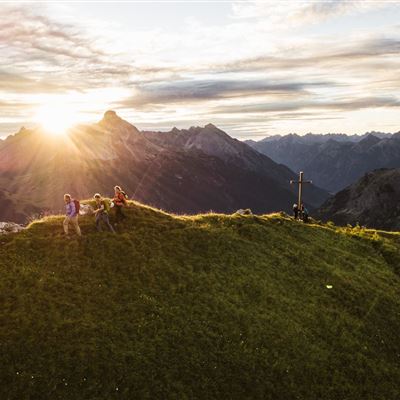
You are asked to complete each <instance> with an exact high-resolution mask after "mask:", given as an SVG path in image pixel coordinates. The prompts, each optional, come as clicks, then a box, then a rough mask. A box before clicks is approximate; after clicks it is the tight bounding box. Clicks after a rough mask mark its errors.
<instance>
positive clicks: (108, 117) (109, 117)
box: [103, 110, 121, 121]
mask: <svg viewBox="0 0 400 400" xmlns="http://www.w3.org/2000/svg"><path fill="white" fill-rule="evenodd" d="M119 119H121V118H120V117H119V116H118V114H117V113H116V112H115V111H114V110H107V111H106V112H105V113H104V116H103V120H105V121H115V120H119Z"/></svg>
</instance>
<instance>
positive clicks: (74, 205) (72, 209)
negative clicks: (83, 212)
mask: <svg viewBox="0 0 400 400" xmlns="http://www.w3.org/2000/svg"><path fill="white" fill-rule="evenodd" d="M64 202H65V219H64V222H63V226H64V232H65V235H66V236H67V237H68V238H69V232H68V227H69V224H70V223H71V224H72V226H73V227H74V229H75V232H76V234H77V235H78V236H79V237H80V236H82V234H81V229H80V228H79V224H78V214H79V201H78V200H72V198H71V195H70V194H68V193H66V194H64Z"/></svg>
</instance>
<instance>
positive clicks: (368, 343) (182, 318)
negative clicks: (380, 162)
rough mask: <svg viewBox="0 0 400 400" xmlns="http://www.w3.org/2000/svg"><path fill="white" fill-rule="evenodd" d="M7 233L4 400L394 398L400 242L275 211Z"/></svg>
mask: <svg viewBox="0 0 400 400" xmlns="http://www.w3.org/2000/svg"><path fill="white" fill-rule="evenodd" d="M61 222H62V217H52V218H49V219H46V220H43V221H40V222H36V223H33V224H32V225H31V226H30V227H29V229H27V230H26V231H25V232H24V233H21V234H16V235H11V236H3V237H0V242H1V245H0V304H1V307H0V351H1V360H2V363H1V364H0V398H1V399H13V400H14V399H15V400H23V399H71V400H72V399H73V400H77V399H90V400H95V399H107V400H109V399H271V400H272V399H273V400H278V399H282V400H290V399H307V400H312V399H338V400H343V399H351V400H353V399H363V400H365V399H373V400H378V399H385V400H392V399H393V400H394V399H399V397H400V388H399V382H400V340H399V336H400V276H399V274H400V256H399V249H400V236H399V235H398V234H393V233H392V234H388V233H384V232H375V231H366V230H360V229H349V228H336V227H335V226H333V225H325V226H323V225H312V224H310V225H304V224H302V223H297V222H294V221H292V220H291V219H290V218H287V217H285V216H281V215H269V216H258V217H257V216H236V215H235V216H225V215H212V214H211V215H200V216H196V217H174V216H171V215H168V214H164V213H162V212H159V211H156V210H153V209H151V208H147V207H144V206H141V205H138V204H136V203H132V204H131V208H130V210H129V220H128V221H127V223H126V225H125V227H123V228H121V231H120V232H119V233H118V234H117V235H112V234H111V233H97V232H95V229H94V221H93V218H92V217H84V218H82V219H81V226H82V231H83V233H84V234H85V237H84V238H83V239H82V240H81V241H79V240H76V239H73V240H70V241H66V240H65V239H64V238H63V236H62V234H61V232H62V226H61Z"/></svg>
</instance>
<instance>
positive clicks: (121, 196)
mask: <svg viewBox="0 0 400 400" xmlns="http://www.w3.org/2000/svg"><path fill="white" fill-rule="evenodd" d="M114 193H115V195H114V198H113V203H114V206H115V221H116V222H115V225H117V224H118V223H119V222H121V221H122V220H124V219H125V218H126V215H125V214H124V213H123V212H122V207H126V206H127V201H126V199H127V198H128V196H127V195H126V193H125V192H124V191H123V190H122V189H121V187H120V186H114Z"/></svg>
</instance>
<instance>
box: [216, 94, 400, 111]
mask: <svg viewBox="0 0 400 400" xmlns="http://www.w3.org/2000/svg"><path fill="white" fill-rule="evenodd" d="M379 107H390V108H392V107H400V100H399V99H398V98H396V97H394V96H388V97H364V98H348V99H332V100H330V101H327V100H324V101H307V100H305V101H293V102H267V101H265V102H258V103H256V102H255V103H253V104H248V105H231V106H223V107H220V106H216V107H214V108H212V109H210V110H209V112H211V113H214V114H217V115H218V114H230V113H233V114H235V113H239V112H240V113H242V114H247V113H256V114H259V113H264V114H265V113H276V112H286V111H299V110H317V111H320V110H328V111H329V110H333V111H354V110H360V109H364V108H379ZM309 115H311V114H309Z"/></svg>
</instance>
